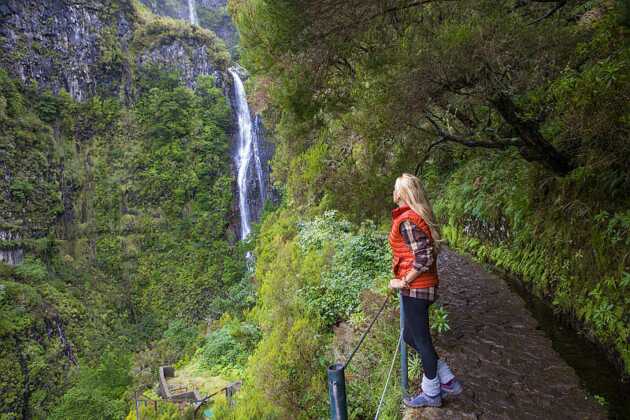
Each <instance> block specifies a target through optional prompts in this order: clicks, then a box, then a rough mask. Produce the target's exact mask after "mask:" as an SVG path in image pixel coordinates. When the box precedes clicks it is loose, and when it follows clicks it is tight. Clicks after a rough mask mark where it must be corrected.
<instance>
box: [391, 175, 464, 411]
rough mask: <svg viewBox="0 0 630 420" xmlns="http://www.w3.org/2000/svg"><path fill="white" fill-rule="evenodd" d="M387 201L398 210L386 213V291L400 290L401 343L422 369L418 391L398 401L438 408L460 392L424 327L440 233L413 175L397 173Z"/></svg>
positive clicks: (434, 286)
mask: <svg viewBox="0 0 630 420" xmlns="http://www.w3.org/2000/svg"><path fill="white" fill-rule="evenodd" d="M393 198H394V202H395V203H396V204H398V208H396V209H394V210H393V211H392V229H391V232H390V233H389V243H390V245H391V247H392V251H393V257H394V258H393V262H392V268H393V271H394V276H395V277H396V278H394V279H392V280H391V281H390V283H389V287H390V288H393V289H400V291H401V294H402V311H403V312H404V316H405V325H404V328H403V339H404V340H405V342H406V343H407V344H408V345H410V346H411V347H413V348H414V349H415V350H416V351H417V352H418V353H420V357H421V358H422V368H423V370H424V373H423V375H422V385H421V391H422V392H420V394H418V395H416V396H414V397H406V398H405V399H404V400H403V401H404V403H405V404H406V405H407V406H410V407H425V406H432V407H439V406H441V405H442V397H444V396H446V395H449V394H452V395H457V394H459V393H461V392H462V385H461V383H460V382H459V381H458V380H457V379H456V378H455V375H453V372H451V370H450V369H449V367H448V365H447V364H446V363H445V362H444V361H443V360H441V359H439V358H438V355H437V353H436V351H435V348H434V347H433V342H432V341H431V331H430V329H429V305H431V303H433V302H434V301H435V300H436V299H437V288H438V282H439V279H438V273H437V264H436V263H437V261H436V257H437V254H438V252H439V248H440V233H439V230H438V225H437V224H436V222H435V218H434V216H433V209H432V208H431V204H430V203H429V201H428V200H427V198H426V195H425V193H424V190H423V188H422V185H421V184H420V180H419V179H418V178H417V177H415V176H413V175H410V174H403V175H402V176H401V177H399V178H398V179H396V184H395V186H394V194H393Z"/></svg>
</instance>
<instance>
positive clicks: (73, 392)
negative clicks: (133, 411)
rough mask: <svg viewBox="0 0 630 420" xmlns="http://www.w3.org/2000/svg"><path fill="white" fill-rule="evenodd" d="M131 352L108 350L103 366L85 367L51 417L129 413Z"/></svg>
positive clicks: (110, 416) (113, 416)
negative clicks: (128, 391)
mask: <svg viewBox="0 0 630 420" xmlns="http://www.w3.org/2000/svg"><path fill="white" fill-rule="evenodd" d="M130 365H131V358H130V355H129V354H127V353H124V352H119V351H118V352H117V351H114V350H109V351H106V352H105V353H104V354H103V357H102V358H101V360H100V362H99V365H98V366H96V367H94V368H90V367H82V368H81V369H80V371H79V374H78V380H77V383H76V385H74V386H73V387H72V388H70V389H69V390H68V392H66V394H64V396H63V398H62V399H61V401H60V402H59V404H58V405H57V406H56V407H55V409H54V410H53V411H52V413H51V415H50V417H49V418H51V419H68V418H77V419H78V418H81V419H112V420H113V419H120V418H122V417H124V416H125V414H126V412H127V404H128V402H127V401H126V395H125V392H126V391H127V387H128V386H129V385H131V381H132V377H131V375H130V373H129V369H130Z"/></svg>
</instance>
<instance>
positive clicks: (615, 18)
mask: <svg viewBox="0 0 630 420" xmlns="http://www.w3.org/2000/svg"><path fill="white" fill-rule="evenodd" d="M230 7H231V11H232V13H233V15H234V16H235V20H236V22H237V26H238V28H239V30H240V33H241V47H242V51H241V56H242V59H243V62H244V65H245V66H246V67H247V68H248V69H250V70H251V71H253V73H254V75H255V83H253V84H252V87H253V88H254V89H255V90H256V91H255V92H252V93H251V95H252V96H253V97H255V98H256V102H257V103H258V104H261V103H262V104H263V105H264V106H266V109H265V117H266V121H267V122H268V123H270V124H272V125H273V128H274V133H275V136H276V142H277V149H276V156H275V158H274V164H273V169H274V176H275V177H276V182H277V184H280V185H283V186H284V187H285V188H286V190H285V192H286V194H285V201H284V203H283V205H282V206H281V208H279V209H277V210H275V211H274V212H273V213H271V214H269V215H268V216H267V218H266V219H265V221H264V222H263V225H262V227H261V229H260V232H259V233H258V236H257V241H256V243H257V247H256V250H257V255H258V262H257V266H256V280H257V283H258V287H259V289H258V290H259V293H258V301H257V304H256V307H255V310H254V311H253V312H252V314H251V317H252V319H253V320H254V321H255V322H256V323H258V325H260V327H261V329H262V340H261V341H260V343H259V345H258V347H257V348H256V350H255V351H254V353H253V356H252V357H251V358H250V359H249V362H248V365H247V368H246V372H247V376H246V378H247V384H248V386H247V387H246V388H245V391H244V392H243V393H242V395H241V399H240V400H239V404H238V406H237V408H236V411H227V412H226V413H227V414H226V415H230V416H234V417H237V418H246V417H251V416H254V415H257V416H265V415H266V416H269V417H274V416H279V417H287V416H289V413H296V412H298V413H301V415H303V416H304V418H308V417H317V416H323V415H325V402H322V400H325V389H324V385H325V381H324V380H325V378H324V377H323V375H324V367H325V363H326V362H329V361H331V360H334V359H339V357H341V358H343V356H342V354H343V352H341V353H334V350H335V348H336V346H337V344H338V343H337V342H336V341H335V340H338V339H340V336H343V334H342V332H341V331H340V330H339V328H340V327H336V326H335V327H334V328H331V326H333V325H336V324H335V323H337V322H338V321H342V320H346V321H348V322H349V323H350V324H353V323H354V322H358V325H364V324H361V321H360V320H361V319H365V318H369V314H370V313H373V311H374V309H373V307H374V306H375V305H378V301H379V300H380V299H382V297H383V294H382V293H383V290H382V289H383V287H384V284H385V279H384V278H381V277H380V276H385V275H386V270H384V271H381V268H383V269H384V268H385V267H383V266H381V265H380V263H378V262H376V261H385V260H386V256H384V255H380V254H379V252H381V251H382V249H383V246H384V244H383V243H382V242H381V243H380V245H377V244H376V243H374V245H372V246H371V247H368V248H365V246H364V245H362V244H363V239H349V238H346V237H345V236H343V235H339V234H335V233H333V235H336V236H333V237H334V238H335V240H334V241H332V243H331V244H327V242H326V240H324V239H320V237H321V236H323V237H326V234H327V232H328V230H327V229H328V227H330V229H333V230H335V229H341V231H343V226H337V225H335V222H333V221H330V220H327V221H322V220H324V219H321V218H322V217H324V218H325V217H327V216H325V215H324V214H325V212H326V211H330V210H337V211H338V212H340V213H339V214H341V215H343V216H342V217H343V218H342V219H341V220H347V222H343V223H349V225H348V226H353V228H351V229H350V231H354V230H356V229H358V227H357V226H358V225H360V224H362V223H363V222H364V221H365V220H367V219H372V220H375V221H376V224H375V225H374V226H373V228H370V229H368V230H367V232H368V233H365V232H366V231H362V232H363V233H360V234H357V233H354V234H353V235H367V237H371V238H375V237H376V236H374V235H382V234H383V233H384V232H385V231H386V226H387V223H388V216H389V211H390V209H391V208H392V207H393V204H392V203H390V197H391V190H392V186H393V181H394V179H395V178H396V177H397V176H398V175H399V174H400V173H401V172H412V173H413V172H415V173H417V174H419V175H420V176H421V178H422V179H423V180H424V182H425V184H426V186H427V189H428V190H429V191H430V194H431V196H432V198H433V201H434V207H435V209H436V212H437V215H438V217H439V219H440V220H441V222H442V223H443V231H444V233H445V236H446V238H447V239H448V241H449V244H450V245H451V246H453V247H457V248H459V249H461V250H465V251H469V252H471V253H473V254H474V255H476V256H477V257H478V258H479V259H480V260H482V261H488V262H492V263H494V264H496V265H498V266H499V267H502V268H504V269H506V270H508V271H510V272H513V273H516V274H518V275H521V276H522V277H523V279H524V280H525V281H526V283H527V284H528V285H529V286H530V288H531V290H532V293H535V294H537V295H539V296H542V297H544V298H546V299H548V301H549V302H550V304H551V305H553V306H554V307H555V308H556V309H557V311H558V312H561V313H564V314H565V315H567V316H569V317H573V318H574V319H576V320H578V321H579V322H581V323H582V324H583V328H584V329H585V331H586V332H588V333H589V334H590V335H591V336H592V337H593V338H594V339H595V340H597V341H599V342H601V343H603V345H605V346H607V347H608V348H609V349H610V350H611V352H612V353H613V354H614V357H616V360H617V361H618V363H619V366H620V369H622V371H623V370H624V369H625V371H626V372H630V348H629V347H628V340H629V338H630V298H629V297H628V292H629V290H630V274H628V273H629V269H628V256H629V255H630V235H628V234H629V233H630V201H629V200H630V194H629V193H630V190H629V187H628V186H629V185H630V171H629V170H628V166H627V162H628V158H629V157H630V143H628V135H629V133H630V130H629V128H630V114H629V113H628V108H627V103H628V102H629V99H630V77H629V75H630V71H629V70H630V48H629V45H628V43H627V39H628V38H627V35H628V26H629V23H630V6H629V3H628V2H627V1H604V0H602V1H597V0H592V1H563V2H548V1H535V0H533V1H513V0H505V1H485V0H465V1H456V2H453V1H440V0H436V1H418V2H414V1H371V0H369V1H348V2H335V1H327V0H319V1H288V0H264V1H263V0H233V1H232V2H231V3H230ZM261 98H263V100H261ZM313 220H314V221H313ZM318 221H319V222H318ZM313 223H314V224H313ZM318 223H320V224H318ZM315 226H316V227H315ZM362 229H365V228H362ZM311 235H314V239H313V241H314V242H313V243H311V242H310V239H308V237H310V236H311ZM359 237H361V236H359ZM377 243H378V242H377ZM346 246H348V247H349V248H348V249H346V248H345V247H346ZM372 247H373V248H372ZM377 250H381V251H377ZM346 252H350V253H351V254H352V253H355V254H354V256H355V257H358V258H359V259H364V260H366V261H368V260H369V261H373V263H372V264H368V265H366V266H365V267H363V268H356V267H354V266H353V264H354V261H355V260H354V259H353V257H352V256H350V255H348V254H346ZM337 258H339V260H336V259H337ZM381 259H382V260H381ZM341 261H343V262H344V263H343V264H341V263H340V262H341ZM344 265H345V266H344ZM372 269H374V270H375V271H371V270H372ZM355 280H356V282H357V283H355V282H354V281H355ZM338 285H342V286H341V287H339V286H338ZM362 289H368V290H369V289H371V290H372V292H369V291H366V292H364V296H365V299H364V301H363V303H362V304H358V302H359V300H357V299H358V296H359V291H360V290H362ZM433 315H434V318H436V319H443V317H444V316H445V314H444V313H439V314H435V313H434V314H433ZM436 315H437V316H436ZM440 317H441V318H440ZM389 321H390V322H389V324H387V323H386V322H383V325H380V327H377V332H376V333H375V334H376V335H377V336H378V339H375V340H374V341H372V342H369V343H368V345H367V346H368V348H367V349H366V350H364V351H365V352H366V353H371V355H372V356H373V357H374V359H371V360H364V361H363V362H362V363H363V364H362V366H363V368H364V370H363V371H362V372H361V374H360V375H357V376H356V377H355V376H354V375H351V374H350V375H348V376H350V377H351V379H350V380H349V383H350V387H351V391H350V392H352V394H353V401H354V400H355V398H358V399H359V400H360V401H361V403H357V406H358V407H360V408H355V409H356V410H365V412H359V411H357V412H354V413H353V415H355V416H357V417H360V416H362V415H371V414H372V413H373V412H374V408H375V407H374V405H373V404H374V401H375V399H376V396H375V395H372V394H374V393H376V392H378V391H377V388H378V387H379V386H378V384H377V383H371V382H370V372H372V373H376V372H378V374H379V375H380V376H378V377H380V378H382V377H383V372H381V371H379V369H382V368H383V364H382V363H381V362H382V360H383V359H384V358H385V356H386V355H389V354H390V351H391V349H392V348H393V347H394V345H395V342H396V335H395V331H393V330H392V331H389V330H388V328H393V326H392V324H395V322H393V320H392V319H390V320H389ZM437 324H440V322H438V323H437ZM342 325H346V324H345V323H344V324H342ZM355 325H357V324H355ZM377 325H378V324H377ZM388 325H389V326H388ZM333 331H334V332H333ZM333 336H334V337H336V338H335V339H333ZM306 355H309V356H306ZM313 355H317V356H316V357H315V358H313ZM360 364H361V363H360ZM395 392H397V391H395V390H392V392H391V395H389V396H388V399H387V401H388V403H389V407H388V409H389V410H390V413H392V414H393V413H394V412H395V411H396V409H397V405H396V404H397V403H396V401H397V398H398V397H397V396H395V395H393V394H394V393H395Z"/></svg>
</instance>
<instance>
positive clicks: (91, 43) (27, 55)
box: [0, 0, 229, 101]
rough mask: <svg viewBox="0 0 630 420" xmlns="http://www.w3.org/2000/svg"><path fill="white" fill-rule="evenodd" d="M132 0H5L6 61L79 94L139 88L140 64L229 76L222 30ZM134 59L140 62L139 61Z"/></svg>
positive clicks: (1, 41) (47, 84) (1, 58)
mask: <svg viewBox="0 0 630 420" xmlns="http://www.w3.org/2000/svg"><path fill="white" fill-rule="evenodd" d="M151 19H153V18H152V17H146V16H142V13H140V12H139V11H138V10H137V9H136V7H135V6H134V4H133V2H132V1H131V0H109V1H108V0H105V1H95V0H94V1H89V0H88V1H85V2H81V3H79V2H72V1H70V0H43V1H40V0H6V1H5V2H2V3H1V4H0V65H1V66H2V67H3V68H5V69H7V70H8V71H9V73H10V74H11V75H12V76H13V77H16V78H18V79H20V80H21V81H22V82H24V83H35V84H36V85H37V86H38V88H40V89H50V90H51V91H52V92H53V93H54V94H58V93H59V92H60V91H61V90H65V91H67V92H68V93H69V94H70V96H71V97H72V98H74V99H76V100H79V101H84V100H86V99H88V98H90V97H92V96H94V95H101V96H116V95H119V96H124V97H127V98H129V97H131V96H132V95H133V92H132V85H133V83H132V82H133V77H134V70H137V69H138V68H142V67H143V66H145V65H147V64H155V65H158V66H162V67H167V68H169V69H172V70H177V71H179V72H180V73H181V75H182V78H183V79H185V80H186V82H187V84H188V85H189V86H192V85H194V80H195V79H196V77H197V76H198V75H202V74H213V75H215V76H216V77H217V80H218V81H220V80H223V79H224V76H223V75H222V74H221V73H222V72H224V71H225V67H226V65H227V60H228V58H229V56H228V55H227V54H223V55H221V54H220V53H219V52H220V51H219V50H220V49H221V48H222V47H221V46H220V45H217V43H218V40H217V38H216V37H215V36H214V35H213V34H211V33H209V32H208V31H204V30H202V29H200V28H191V27H190V26H189V25H186V24H184V23H183V22H179V23H177V22H169V21H166V20H164V19H162V20H151ZM134 66H135V68H134Z"/></svg>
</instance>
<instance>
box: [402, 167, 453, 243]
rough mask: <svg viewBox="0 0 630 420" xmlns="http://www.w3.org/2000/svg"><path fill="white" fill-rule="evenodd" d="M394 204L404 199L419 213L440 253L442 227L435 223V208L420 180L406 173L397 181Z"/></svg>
mask: <svg viewBox="0 0 630 420" xmlns="http://www.w3.org/2000/svg"><path fill="white" fill-rule="evenodd" d="M392 197H393V199H394V202H395V203H397V202H398V199H399V198H400V199H402V200H403V201H404V202H405V204H407V205H408V206H409V207H411V209H412V210H413V211H415V212H416V213H418V214H419V215H420V216H421V217H422V218H423V219H424V221H425V222H426V224H427V225H428V226H429V229H430V230H431V237H432V238H433V247H434V249H435V251H436V253H438V252H440V248H441V242H442V235H440V226H439V225H438V223H437V222H436V221H435V216H434V215H433V208H432V207H431V203H430V202H429V200H428V199H427V195H426V193H425V192H424V188H422V183H421V182H420V179H419V178H418V177H416V176H413V175H411V174H407V173H404V174H402V175H401V176H399V177H398V178H397V179H396V184H395V185H394V192H393V194H392Z"/></svg>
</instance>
